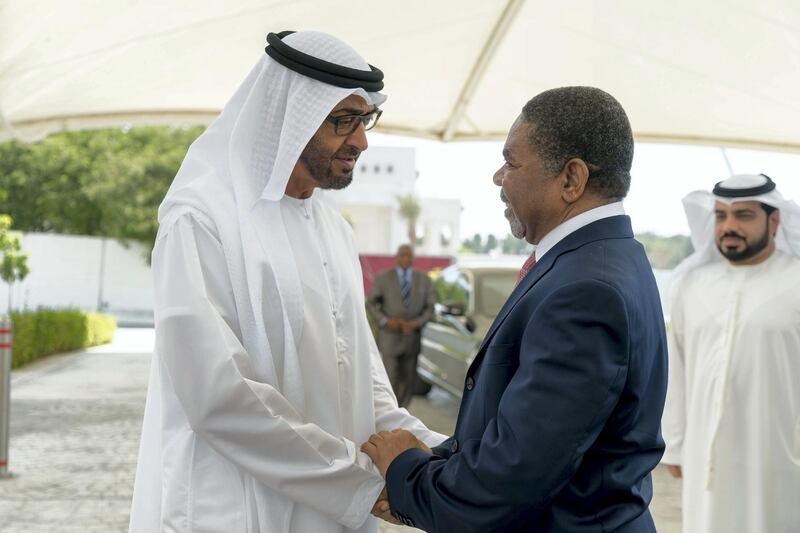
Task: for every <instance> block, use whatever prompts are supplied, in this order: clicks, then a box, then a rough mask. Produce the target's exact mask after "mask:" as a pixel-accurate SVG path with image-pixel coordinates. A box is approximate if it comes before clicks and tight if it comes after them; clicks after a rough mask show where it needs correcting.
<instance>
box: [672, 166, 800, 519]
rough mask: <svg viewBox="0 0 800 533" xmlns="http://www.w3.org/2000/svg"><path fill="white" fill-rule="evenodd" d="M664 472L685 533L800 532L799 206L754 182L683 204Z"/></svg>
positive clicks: (726, 186) (765, 181) (733, 181)
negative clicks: (679, 495)
mask: <svg viewBox="0 0 800 533" xmlns="http://www.w3.org/2000/svg"><path fill="white" fill-rule="evenodd" d="M683 202H684V207H685V209H686V214H687V216H688V219H689V227H690V229H691V232H692V243H693V244H694V247H695V250H696V252H695V253H694V254H693V255H692V256H690V257H689V258H687V259H686V260H685V261H684V262H683V263H682V264H681V265H679V266H678V268H677V269H676V288H675V290H674V292H673V302H672V310H671V324H670V328H669V335H668V339H669V356H670V361H669V362H670V368H669V387H668V392H667V403H666V409H665V411H664V417H663V419H662V431H663V434H664V439H665V440H666V445H667V449H666V453H665V454H664V457H663V459H662V462H663V463H665V464H667V466H668V469H669V470H670V472H671V473H672V475H674V476H676V477H683V530H684V531H685V532H687V533H704V532H708V533H717V532H722V531H724V532H725V533H736V532H742V533H745V532H746V533H767V532H769V533H796V532H798V531H800V206H798V205H797V204H796V203H794V202H792V201H787V200H784V199H783V197H782V196H781V194H780V193H779V192H778V191H777V190H776V189H775V183H774V182H773V181H772V180H771V179H770V178H768V177H767V176H765V175H763V174H759V175H739V176H733V177H731V178H729V179H727V180H725V181H722V182H720V183H718V184H717V185H716V187H714V192H713V194H711V193H708V192H705V191H696V192H693V193H691V194H689V195H688V196H687V197H686V198H685V199H684V201H683Z"/></svg>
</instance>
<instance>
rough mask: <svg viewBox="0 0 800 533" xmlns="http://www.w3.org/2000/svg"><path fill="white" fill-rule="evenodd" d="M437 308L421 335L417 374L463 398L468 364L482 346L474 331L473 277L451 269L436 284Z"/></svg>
mask: <svg viewBox="0 0 800 533" xmlns="http://www.w3.org/2000/svg"><path fill="white" fill-rule="evenodd" d="M434 290H435V291H436V296H437V300H438V302H439V303H438V304H437V305H436V310H435V313H434V317H433V320H431V321H430V322H429V323H428V325H427V326H426V327H425V329H424V331H423V333H422V351H421V353H420V357H419V363H418V371H419V373H420V375H421V376H422V377H423V378H425V379H426V380H428V381H430V382H432V383H434V384H436V385H438V386H440V387H442V388H444V389H445V390H447V391H448V392H450V393H451V394H453V395H455V396H459V397H460V396H461V391H462V389H463V387H464V378H465V377H466V373H467V368H468V367H469V362H470V360H471V358H472V357H473V355H474V351H475V348H476V346H477V343H478V342H479V340H480V339H479V338H477V337H476V336H475V335H474V334H473V332H472V330H473V329H474V328H473V324H472V321H471V319H470V318H469V316H470V315H471V314H472V309H473V306H474V302H473V293H474V290H473V276H472V275H471V272H469V271H468V270H462V269H460V268H459V267H458V266H452V267H449V268H447V269H445V270H443V271H442V273H441V275H440V276H439V277H438V278H437V279H436V280H435V281H434Z"/></svg>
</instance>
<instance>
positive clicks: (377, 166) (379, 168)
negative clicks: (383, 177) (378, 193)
mask: <svg viewBox="0 0 800 533" xmlns="http://www.w3.org/2000/svg"><path fill="white" fill-rule="evenodd" d="M373 170H374V171H375V174H379V173H380V171H381V167H380V165H375V168H374V169H373Z"/></svg>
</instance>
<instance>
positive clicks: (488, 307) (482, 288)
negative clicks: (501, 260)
mask: <svg viewBox="0 0 800 533" xmlns="http://www.w3.org/2000/svg"><path fill="white" fill-rule="evenodd" d="M517 274H518V272H516V271H509V272H487V273H485V274H481V275H480V276H479V277H478V278H477V279H476V280H475V285H476V287H475V307H476V312H477V313H480V314H482V315H485V316H489V317H494V316H497V313H499V312H500V308H502V307H503V304H504V303H506V299H508V295H509V294H511V291H513V290H514V285H515V284H516V282H517Z"/></svg>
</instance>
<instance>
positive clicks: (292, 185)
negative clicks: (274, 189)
mask: <svg viewBox="0 0 800 533" xmlns="http://www.w3.org/2000/svg"><path fill="white" fill-rule="evenodd" d="M316 186H317V182H316V181H315V180H314V179H313V178H311V177H307V176H300V175H298V174H295V173H292V175H291V176H290V177H289V181H288V182H287V183H286V190H284V194H286V196H291V197H292V198H301V199H305V198H310V197H311V195H312V194H314V189H315V188H316Z"/></svg>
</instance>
